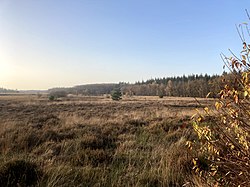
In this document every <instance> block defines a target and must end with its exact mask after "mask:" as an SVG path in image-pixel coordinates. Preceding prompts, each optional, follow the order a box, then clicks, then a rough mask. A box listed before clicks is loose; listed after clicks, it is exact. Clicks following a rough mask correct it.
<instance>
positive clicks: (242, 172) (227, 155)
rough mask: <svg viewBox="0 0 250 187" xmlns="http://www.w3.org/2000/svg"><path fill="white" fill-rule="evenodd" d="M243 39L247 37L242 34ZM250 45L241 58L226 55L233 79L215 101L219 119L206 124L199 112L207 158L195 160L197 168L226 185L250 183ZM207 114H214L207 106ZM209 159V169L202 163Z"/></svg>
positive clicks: (197, 121)
mask: <svg viewBox="0 0 250 187" xmlns="http://www.w3.org/2000/svg"><path fill="white" fill-rule="evenodd" d="M242 38H243V37H242ZM249 54H250V45H247V43H246V42H245V41H244V40H243V51H242V52H241V57H236V56H235V55H234V54H232V56H231V57H226V56H224V55H222V57H223V60H224V63H225V66H227V67H228V68H229V70H230V72H231V73H230V76H233V77H234V78H233V79H230V80H227V79H226V78H227V77H225V79H224V88H223V89H222V90H221V91H220V93H219V94H220V98H219V100H218V101H216V102H215V110H216V111H217V113H216V116H217V120H215V121H213V123H204V116H203V115H201V114H199V115H197V117H196V118H195V121H194V125H193V126H194V129H195V131H196V132H197V135H198V136H199V139H200V141H199V144H196V145H197V146H199V150H200V153H201V154H203V155H205V156H204V157H203V159H202V160H201V159H199V158H195V159H194V160H193V163H194V169H195V170H196V172H198V173H199V174H200V175H202V176H203V177H204V178H205V180H206V181H210V183H214V184H215V183H216V184H218V183H219V184H221V185H222V186H248V185H249V184H250V149H249V147H250V113H249V111H250V105H249V102H250V79H249V78H250V61H249V57H248V56H249ZM204 110H205V112H206V114H207V115H211V114H212V113H213V111H212V110H209V109H208V108H205V109H204ZM204 160H205V161H206V164H207V166H206V169H204V167H200V166H199V165H201V164H200V163H202V162H203V163H204ZM203 165H204V164H203Z"/></svg>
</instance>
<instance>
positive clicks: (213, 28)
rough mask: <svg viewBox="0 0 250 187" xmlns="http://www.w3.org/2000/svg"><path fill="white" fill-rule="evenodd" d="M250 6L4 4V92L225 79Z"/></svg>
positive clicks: (0, 74) (187, 0)
mask: <svg viewBox="0 0 250 187" xmlns="http://www.w3.org/2000/svg"><path fill="white" fill-rule="evenodd" d="M245 9H250V1H249V0H241V1H239V0H209V1H208V0H206V1H201V0H174V1H173V0H74V1H69V0H0V87H4V88H9V89H20V90H27V89H48V88H52V87H70V86H75V85H82V84H90V83H117V82H130V83H133V82H135V81H141V80H147V79H150V78H159V77H169V76H181V75H184V74H185V75H190V74H201V73H202V74H205V73H207V74H210V75H213V74H221V73H222V72H223V62H222V60H221V58H220V53H222V52H223V53H225V54H226V55H230V53H229V52H228V49H231V50H233V51H234V52H235V53H236V54H240V50H241V44H242V42H241V40H240V38H239V36H238V34H237V31H236V26H235V25H239V24H240V23H243V22H248V19H247V16H246V13H245Z"/></svg>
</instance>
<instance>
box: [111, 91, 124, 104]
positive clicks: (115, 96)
mask: <svg viewBox="0 0 250 187" xmlns="http://www.w3.org/2000/svg"><path fill="white" fill-rule="evenodd" d="M111 98H112V100H114V101H119V100H121V99H122V93H121V89H120V88H116V89H114V90H113V91H112V92H111Z"/></svg>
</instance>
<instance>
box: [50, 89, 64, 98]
mask: <svg viewBox="0 0 250 187" xmlns="http://www.w3.org/2000/svg"><path fill="white" fill-rule="evenodd" d="M49 97H54V99H56V98H62V97H67V92H65V91H63V90H62V91H53V92H51V93H50V94H49ZM54 99H53V100H54Z"/></svg>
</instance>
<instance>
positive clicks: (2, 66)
mask: <svg viewBox="0 0 250 187" xmlns="http://www.w3.org/2000/svg"><path fill="white" fill-rule="evenodd" d="M10 74H11V66H10V65H9V64H7V63H4V62H0V84H1V83H3V82H5V80H6V79H7V78H8V77H9V76H10ZM0 86H1V85H0Z"/></svg>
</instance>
